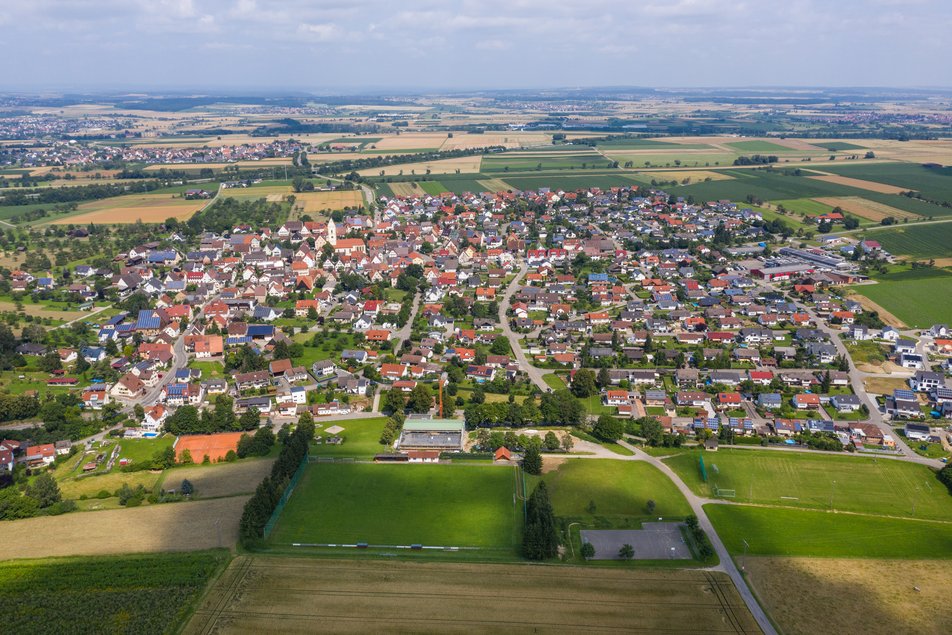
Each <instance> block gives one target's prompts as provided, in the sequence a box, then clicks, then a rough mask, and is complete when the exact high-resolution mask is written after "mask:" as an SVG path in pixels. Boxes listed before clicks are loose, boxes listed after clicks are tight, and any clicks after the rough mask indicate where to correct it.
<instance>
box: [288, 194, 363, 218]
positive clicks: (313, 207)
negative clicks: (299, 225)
mask: <svg viewBox="0 0 952 635" xmlns="http://www.w3.org/2000/svg"><path fill="white" fill-rule="evenodd" d="M294 197H295V200H294V207H295V208H301V211H302V212H303V213H305V214H314V213H316V212H323V211H324V210H337V209H344V208H346V207H361V206H362V205H363V204H364V196H363V194H362V193H361V191H360V190H335V191H333V192H301V193H299V194H295V195H294Z"/></svg>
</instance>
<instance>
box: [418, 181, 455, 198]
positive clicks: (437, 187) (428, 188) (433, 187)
mask: <svg viewBox="0 0 952 635" xmlns="http://www.w3.org/2000/svg"><path fill="white" fill-rule="evenodd" d="M420 187H422V188H423V191H424V192H426V193H427V194H433V195H437V194H442V193H443V192H448V191H450V190H449V189H447V187H446V186H445V185H443V184H442V183H440V182H439V181H420Z"/></svg>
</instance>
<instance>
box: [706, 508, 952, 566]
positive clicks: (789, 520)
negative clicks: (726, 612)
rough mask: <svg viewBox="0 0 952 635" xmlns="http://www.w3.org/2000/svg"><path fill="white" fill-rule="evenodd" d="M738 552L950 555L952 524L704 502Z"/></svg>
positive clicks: (726, 541) (726, 542) (722, 534)
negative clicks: (745, 545)
mask: <svg viewBox="0 0 952 635" xmlns="http://www.w3.org/2000/svg"><path fill="white" fill-rule="evenodd" d="M704 510H705V512H707V515H708V517H709V518H710V519H711V522H712V523H714V528H715V529H716V530H717V535H718V536H720V538H721V540H723V541H724V545H725V546H726V547H727V550H728V551H730V552H731V553H732V554H734V556H735V557H736V556H738V555H740V554H743V553H744V552H745V547H744V541H745V540H746V541H747V547H746V553H748V554H750V555H763V556H811V557H837V558H913V559H921V558H950V557H952V524H949V523H939V522H933V521H927V520H909V519H905V518H884V517H881V516H866V515H860V514H833V513H830V512H822V511H808V510H802V509H779V508H769V507H753V506H750V505H718V504H708V505H705V506H704Z"/></svg>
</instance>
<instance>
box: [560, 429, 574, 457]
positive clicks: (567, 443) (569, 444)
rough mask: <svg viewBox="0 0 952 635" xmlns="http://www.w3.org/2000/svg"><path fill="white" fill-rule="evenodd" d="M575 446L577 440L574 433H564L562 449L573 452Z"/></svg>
mask: <svg viewBox="0 0 952 635" xmlns="http://www.w3.org/2000/svg"><path fill="white" fill-rule="evenodd" d="M573 447H575V441H573V440H572V435H571V434H569V433H568V432H566V433H565V434H564V435H562V449H563V450H564V451H565V452H571V451H572V448H573Z"/></svg>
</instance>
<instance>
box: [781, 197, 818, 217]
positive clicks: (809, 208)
mask: <svg viewBox="0 0 952 635" xmlns="http://www.w3.org/2000/svg"><path fill="white" fill-rule="evenodd" d="M771 202H772V203H773V204H774V205H783V206H784V207H785V208H786V209H787V210H789V211H792V212H797V213H798V214H806V215H807V216H819V215H821V214H828V213H830V212H832V211H833V208H832V207H831V206H829V205H825V204H823V203H819V202H817V201H814V200H811V199H809V198H794V199H786V200H782V201H771Z"/></svg>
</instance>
